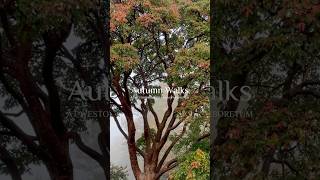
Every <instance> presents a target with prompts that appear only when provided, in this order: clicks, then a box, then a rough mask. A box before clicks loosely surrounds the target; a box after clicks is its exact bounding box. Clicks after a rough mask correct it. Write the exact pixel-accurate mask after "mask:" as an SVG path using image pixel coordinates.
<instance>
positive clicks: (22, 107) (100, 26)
mask: <svg viewBox="0 0 320 180" xmlns="http://www.w3.org/2000/svg"><path fill="white" fill-rule="evenodd" d="M0 3H1V4H0V20H1V21H0V22H1V23H0V24H1V26H0V39H1V43H0V68H1V73H0V80H1V96H2V100H3V102H2V103H3V104H1V106H3V108H1V113H0V138H1V141H0V160H1V171H2V172H5V173H10V175H11V176H12V178H13V179H15V180H17V179H21V174H23V173H24V172H26V171H28V170H29V165H30V164H31V163H43V164H44V166H45V167H46V168H47V170H48V172H49V175H50V177H51V179H53V180H69V179H73V165H72V162H71V159H70V154H69V145H70V143H75V144H76V145H77V146H78V148H79V149H80V150H82V151H83V152H84V153H85V154H87V155H88V156H89V157H90V158H92V159H94V160H96V161H97V162H98V164H99V165H100V166H101V167H102V168H103V171H104V173H105V178H106V179H110V173H109V154H108V149H109V130H108V127H109V125H108V123H109V121H108V118H107V117H104V116H91V118H88V117H86V116H78V115H76V113H73V112H86V111H88V110H91V111H108V103H107V99H101V100H98V101H84V100H82V99H79V98H72V99H70V100H68V97H69V95H70V90H71V89H72V87H73V86H74V84H75V83H76V82H80V83H83V84H85V86H89V87H92V92H93V93H92V94H93V95H94V96H95V97H96V96H97V94H96V92H97V91H96V90H97V88H98V87H99V86H102V85H103V86H106V76H107V75H108V74H107V72H108V67H107V65H108V64H107V61H106V57H107V56H108V41H107V39H108V34H106V28H107V26H106V25H105V24H106V23H105V22H106V21H105V15H106V14H107V13H106V12H107V11H108V6H109V5H106V6H105V7H103V4H102V3H103V2H100V1H86V0H81V1H63V0H61V1H60V0H58V1H47V0H39V1H27V0H18V1H15V0H8V1H7V0H3V1H1V2H0ZM68 38H71V40H70V41H72V43H74V45H66V44H65V42H66V41H67V39H68ZM72 43H71V44H72ZM68 46H74V47H68ZM106 93H108V92H106ZM91 120H95V121H97V122H98V123H99V127H100V129H99V130H98V131H99V136H98V138H97V142H98V144H99V151H97V150H94V149H93V148H91V147H89V146H87V145H85V143H84V142H83V141H82V139H81V136H80V134H79V133H81V132H83V131H86V122H87V121H91ZM29 126H30V127H29ZM30 129H31V130H30Z"/></svg>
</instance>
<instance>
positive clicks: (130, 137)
mask: <svg viewBox="0 0 320 180" xmlns="http://www.w3.org/2000/svg"><path fill="white" fill-rule="evenodd" d="M208 4H209V1H208V0H198V1H170V0H169V1H168V0H161V1H155V0H141V1H140V0H128V1H112V5H111V24H110V29H111V39H112V46H111V64H112V66H113V67H112V75H113V79H112V92H113V95H112V96H113V99H112V103H111V104H112V112H111V113H112V115H113V118H114V120H115V121H116V123H117V125H118V127H119V129H120V132H121V133H122V134H123V135H124V137H125V138H126V139H127V145H128V150H129V157H130V163H131V168H132V170H133V174H134V176H135V178H136V179H138V180H151V179H159V178H160V177H162V175H164V174H165V173H167V172H169V171H170V170H172V169H174V168H175V167H177V166H178V164H179V161H178V159H177V158H176V157H174V156H172V154H171V151H172V149H173V147H174V146H175V145H176V144H177V142H178V141H179V140H180V139H181V138H182V137H184V136H185V133H186V131H188V128H189V124H190V123H189V122H191V121H192V120H193V117H194V116H196V114H199V113H200V112H201V111H202V109H203V107H204V106H205V105H207V104H208V101H206V100H207V96H206V95H205V94H206V93H205V92H206V91H205V88H206V86H207V85H208V78H206V77H207V74H205V73H204V72H207V73H208V68H209V48H208V47H209V44H208V32H209V26H208V22H209V17H208V12H209V6H208ZM161 82H162V83H164V84H166V86H168V88H170V89H176V90H177V88H178V87H179V88H182V89H187V90H188V91H189V92H188V93H189V95H187V94H188V93H185V92H179V93H174V92H173V91H171V92H168V93H167V94H165V95H164V96H165V97H163V96H162V97H163V98H166V106H167V107H165V113H164V115H163V116H162V115H161V114H160V113H159V110H158V109H155V108H154V104H155V103H156V102H157V98H156V96H158V95H159V94H154V93H150V92H145V93H136V91H137V90H142V89H151V88H163V87H161V86H160V83H161ZM187 107H188V108H189V109H188V111H187ZM191 109H192V110H191ZM135 112H137V113H139V114H140V117H141V123H142V124H143V134H142V137H141V138H140V137H137V133H136V131H137V129H136V127H137V125H136V123H139V119H140V118H138V117H136V116H134V113H135ZM119 113H122V114H123V115H124V116H125V119H126V124H127V131H126V130H125V129H124V128H123V127H122V123H121V122H119V119H118V117H119ZM139 157H141V158H142V162H143V165H142V166H139Z"/></svg>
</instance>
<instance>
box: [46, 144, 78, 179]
mask: <svg viewBox="0 0 320 180" xmlns="http://www.w3.org/2000/svg"><path fill="white" fill-rule="evenodd" d="M63 149H64V150H67V151H66V153H65V155H60V156H61V157H54V156H53V157H52V160H51V161H49V162H45V164H46V167H47V170H48V172H49V175H50V177H51V180H73V166H72V162H71V159H70V157H69V156H68V149H66V148H65V147H64V148H63ZM61 161H62V162H61ZM63 161H64V162H63Z"/></svg>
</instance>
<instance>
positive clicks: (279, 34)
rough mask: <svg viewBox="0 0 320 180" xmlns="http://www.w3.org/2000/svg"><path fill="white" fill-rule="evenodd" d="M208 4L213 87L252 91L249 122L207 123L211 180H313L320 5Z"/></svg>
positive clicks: (232, 106) (231, 106)
mask: <svg viewBox="0 0 320 180" xmlns="http://www.w3.org/2000/svg"><path fill="white" fill-rule="evenodd" d="M214 4H215V5H214V8H213V10H212V17H213V18H212V19H214V21H213V24H212V26H213V32H212V33H213V36H212V45H213V46H212V49H213V51H214V53H213V54H212V55H213V60H214V61H213V64H212V68H213V71H212V72H213V73H212V74H211V75H212V80H213V81H212V82H213V84H214V85H215V83H216V80H219V79H222V80H229V82H230V84H231V85H230V88H233V87H235V86H239V87H241V86H250V87H251V93H252V94H253V98H252V99H251V101H249V102H248V107H247V108H245V109H244V111H251V112H253V116H252V117H249V118H248V117H245V118H227V117H221V118H214V119H213V123H212V125H213V129H212V132H213V133H214V135H213V137H214V140H213V141H214V143H213V147H212V152H211V153H212V159H211V162H212V163H211V172H212V177H211V179H317V178H319V176H320V174H319V168H320V164H319V161H317V159H319V153H317V152H318V151H319V147H320V146H319V135H320V134H319V117H320V116H319V115H320V109H319V103H320V101H319V98H320V96H319V95H320V81H319V79H320V78H319V76H320V61H319V38H320V36H319V25H320V24H319V12H320V8H319V7H320V4H319V2H318V1H309V0H303V1H286V0H276V1H269V0H264V1H256V0H249V1H232V2H231V1H220V0H216V1H214ZM234 94H235V95H236V97H238V98H239V97H240V95H241V94H240V92H239V88H236V89H235V91H234ZM226 104H227V105H226V106H225V107H224V108H220V109H219V111H236V110H239V109H238V108H239V107H241V106H242V105H241V104H240V103H239V102H237V101H234V100H230V101H228V102H227V103H226Z"/></svg>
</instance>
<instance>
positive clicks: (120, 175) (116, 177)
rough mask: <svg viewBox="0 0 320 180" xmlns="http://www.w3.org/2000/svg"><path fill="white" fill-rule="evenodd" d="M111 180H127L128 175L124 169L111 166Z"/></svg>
mask: <svg viewBox="0 0 320 180" xmlns="http://www.w3.org/2000/svg"><path fill="white" fill-rule="evenodd" d="M110 174H111V175H110V178H111V180H127V179H128V178H127V176H128V173H127V171H126V168H123V167H119V166H111V168H110Z"/></svg>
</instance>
